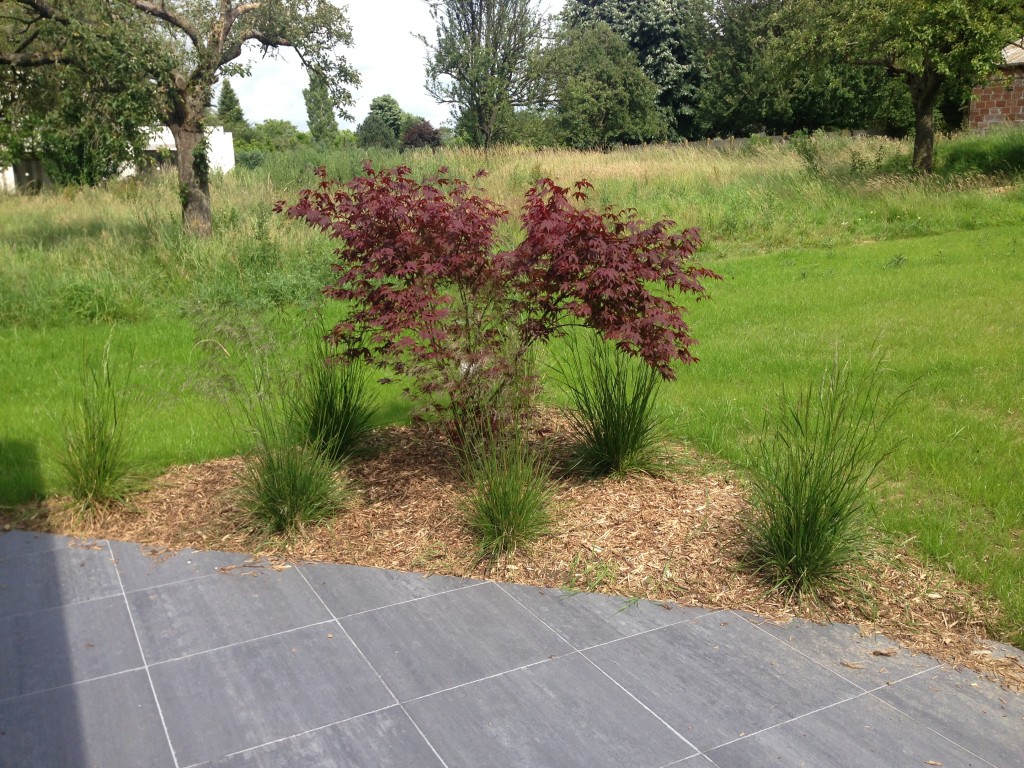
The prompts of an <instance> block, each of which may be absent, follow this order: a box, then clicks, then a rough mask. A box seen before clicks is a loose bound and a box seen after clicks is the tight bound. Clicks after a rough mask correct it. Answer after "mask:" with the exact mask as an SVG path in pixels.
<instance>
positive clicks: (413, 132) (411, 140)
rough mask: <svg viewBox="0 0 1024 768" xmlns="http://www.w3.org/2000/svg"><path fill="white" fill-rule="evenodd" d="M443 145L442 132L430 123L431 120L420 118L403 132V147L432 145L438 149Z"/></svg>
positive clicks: (432, 147)
mask: <svg viewBox="0 0 1024 768" xmlns="http://www.w3.org/2000/svg"><path fill="white" fill-rule="evenodd" d="M440 146H441V132H440V131H439V130H437V128H435V127H434V126H433V125H431V124H430V121H429V120H419V121H417V122H415V123H413V124H412V125H410V126H409V127H408V128H406V129H405V132H404V133H403V134H402V148H403V149H405V148H407V147H409V148H413V149H416V148H421V147H430V148H431V149H437V148H438V147H440Z"/></svg>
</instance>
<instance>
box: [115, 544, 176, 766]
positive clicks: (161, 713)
mask: <svg viewBox="0 0 1024 768" xmlns="http://www.w3.org/2000/svg"><path fill="white" fill-rule="evenodd" d="M107 552H109V553H110V557H111V559H112V560H113V565H114V573H115V574H117V583H118V585H119V586H120V587H121V597H123V598H124V606H125V608H126V609H127V610H128V621H130V622H131V625H132V632H133V633H134V634H135V642H136V643H137V644H138V646H139V655H140V656H141V657H142V666H143V667H144V668H145V670H146V679H147V680H149V692H150V693H152V694H153V703H154V704H156V712H157V714H158V715H159V716H160V725H161V726H162V727H163V729H164V736H165V737H166V738H167V748H168V749H170V750H171V760H172V761H173V762H174V766H175V768H179V766H180V763H179V762H178V755H177V753H175V751H174V743H173V742H172V741H171V733H170V731H168V730H167V721H166V720H165V719H164V710H163V707H161V706H160V697H159V696H157V693H156V686H154V685H153V675H152V673H151V672H150V671H149V664H148V663H147V662H146V651H145V649H144V648H143V647H142V639H141V638H140V637H139V630H138V628H137V627H136V626H135V616H133V615H132V606H131V604H130V603H129V602H128V595H127V594H126V593H125V591H124V582H123V581H121V572H120V571H119V570H118V568H117V560H116V558H114V550H113V549H112V548H111V546H110V542H109V541H108V542H107Z"/></svg>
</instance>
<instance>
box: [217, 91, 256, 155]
mask: <svg viewBox="0 0 1024 768" xmlns="http://www.w3.org/2000/svg"><path fill="white" fill-rule="evenodd" d="M217 122H219V123H220V124H221V125H222V126H224V130H225V131H230V132H231V133H232V134H234V137H235V140H236V141H238V140H239V139H244V138H245V135H246V134H247V132H248V130H249V121H248V120H246V119H245V113H244V112H243V111H242V104H241V102H239V101H238V94H236V93H235V89H234V88H232V87H231V81H230V80H226V79H225V80H224V84H223V85H222V86H221V88H220V95H219V96H218V97H217Z"/></svg>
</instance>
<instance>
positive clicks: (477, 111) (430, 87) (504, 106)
mask: <svg viewBox="0 0 1024 768" xmlns="http://www.w3.org/2000/svg"><path fill="white" fill-rule="evenodd" d="M427 2H429V4H430V13H431V16H432V18H433V19H434V22H435V24H436V25H437V39H436V42H433V43H431V42H429V41H428V40H427V39H426V38H425V37H423V36H422V35H421V36H420V40H421V41H422V42H423V43H424V44H425V45H426V46H427V83H426V88H427V92H428V93H430V95H431V96H433V97H434V98H435V99H436V100H437V101H438V102H439V103H442V104H452V105H454V106H455V107H456V109H457V110H458V112H459V124H460V126H461V127H462V128H463V129H464V130H465V131H466V132H467V133H468V138H469V140H470V142H471V143H472V144H474V145H477V146H483V147H485V148H486V147H489V146H491V144H493V143H494V142H495V140H496V139H497V138H498V137H500V135H501V130H502V128H503V126H504V124H505V123H507V121H508V119H509V116H510V115H511V113H512V111H513V110H514V109H515V108H517V107H525V106H529V105H532V104H534V103H535V102H536V101H537V100H538V87H537V86H538V84H537V81H536V78H535V77H533V75H532V74H531V71H530V61H531V57H532V56H533V55H534V54H535V53H536V52H537V51H538V50H539V49H540V47H541V44H542V16H541V13H540V10H539V7H538V4H537V0H427Z"/></svg>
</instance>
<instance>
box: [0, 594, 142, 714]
mask: <svg viewBox="0 0 1024 768" xmlns="http://www.w3.org/2000/svg"><path fill="white" fill-rule="evenodd" d="M115 597H116V595H115ZM144 669H145V667H132V668H131V669H121V670H118V671H117V672H108V673H107V674H105V675H96V677H89V678H86V679H84V680H72V681H71V682H70V683H61V684H60V685H52V686H50V687H49V688H40V689H39V690H37V691H29V692H28V693H19V694H16V695H15V696H7V697H5V698H2V699H0V704H7V703H8V702H12V701H16V700H17V699H27V698H28V697H29V696H36V695H39V694H43V693H52V692H53V691H59V690H62V689H64V688H73V687H74V686H76V685H83V684H85V683H95V682H96V681H98V680H106V679H107V678H108V677H117V676H118V675H127V674H128V673H129V672H140V671H142V670H144Z"/></svg>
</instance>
